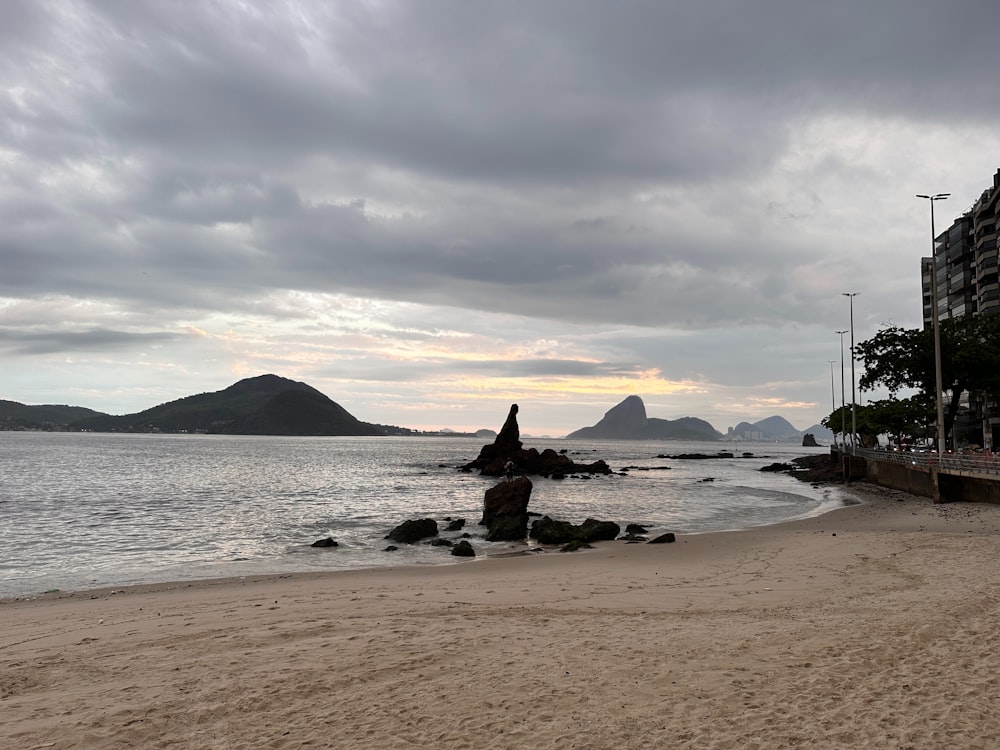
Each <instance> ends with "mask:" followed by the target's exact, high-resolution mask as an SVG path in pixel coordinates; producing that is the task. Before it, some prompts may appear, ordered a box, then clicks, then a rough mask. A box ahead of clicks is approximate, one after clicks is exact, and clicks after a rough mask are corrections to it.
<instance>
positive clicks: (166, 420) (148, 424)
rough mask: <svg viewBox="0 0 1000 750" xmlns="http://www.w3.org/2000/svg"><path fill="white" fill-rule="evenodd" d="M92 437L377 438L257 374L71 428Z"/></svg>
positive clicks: (292, 384) (316, 395)
mask: <svg viewBox="0 0 1000 750" xmlns="http://www.w3.org/2000/svg"><path fill="white" fill-rule="evenodd" d="M70 426H71V428H73V429H79V430H92V431H95V432H206V433H211V434H226V435H358V436H363V435H381V434H382V432H381V431H380V430H379V429H378V428H377V427H375V426H374V425H371V424H368V423H367V422H362V421H360V420H358V419H357V418H356V417H354V416H353V415H352V414H350V413H349V412H348V411H347V410H346V409H344V407H342V406H341V405H340V404H338V403H336V402H335V401H332V400H330V399H329V398H328V397H327V396H325V395H324V394H322V393H320V392H319V391H317V390H316V389H315V388H313V387H312V386H309V385H306V384H305V383H300V382H298V381H295V380H289V379H287V378H282V377H279V376H277V375H260V376H257V377H254V378H247V379H245V380H241V381H239V382H238V383H234V384H233V385H231V386H229V387H228V388H226V389H225V390H221V391H215V392H212V393H199V394H198V395H195V396H187V397H186V398H181V399H178V400H176V401H170V402H168V403H165V404H160V405H159V406H154V407H153V408H151V409H146V410H145V411H141V412H138V413H136V414H125V415H123V416H110V415H107V414H104V415H99V416H91V417H88V418H85V419H81V420H78V421H76V422H74V423H73V424H72V425H70Z"/></svg>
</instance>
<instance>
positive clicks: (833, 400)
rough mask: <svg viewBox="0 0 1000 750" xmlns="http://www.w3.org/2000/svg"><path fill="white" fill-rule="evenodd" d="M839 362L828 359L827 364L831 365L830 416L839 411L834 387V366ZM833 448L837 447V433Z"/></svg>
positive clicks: (834, 436)
mask: <svg viewBox="0 0 1000 750" xmlns="http://www.w3.org/2000/svg"><path fill="white" fill-rule="evenodd" d="M836 361H837V360H835V359H828V360H827V362H829V363H830V415H831V416H832V415H833V413H834V412H835V411H837V392H836V391H835V390H834V387H833V365H834V363H835V362H836ZM833 447H834V448H836V447H837V433H836V431H834V433H833Z"/></svg>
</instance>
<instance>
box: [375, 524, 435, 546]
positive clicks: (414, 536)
mask: <svg viewBox="0 0 1000 750" xmlns="http://www.w3.org/2000/svg"><path fill="white" fill-rule="evenodd" d="M437 534H438V525H437V521H435V520H434V519H433V518H421V519H418V520H411V521H403V523H401V524H399V526H397V527H396V528H394V529H393V530H392V531H390V532H389V533H388V534H386V535H385V538H386V539H391V540H392V541H394V542H400V543H401V544H414V543H416V542H419V541H420V540H421V539H426V538H428V537H432V536H437Z"/></svg>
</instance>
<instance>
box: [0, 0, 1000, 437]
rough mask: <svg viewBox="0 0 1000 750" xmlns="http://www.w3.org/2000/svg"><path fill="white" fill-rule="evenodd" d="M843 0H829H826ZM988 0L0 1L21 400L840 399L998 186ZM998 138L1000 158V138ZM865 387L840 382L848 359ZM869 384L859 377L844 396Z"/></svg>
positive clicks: (738, 404)
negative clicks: (947, 230)
mask: <svg viewBox="0 0 1000 750" xmlns="http://www.w3.org/2000/svg"><path fill="white" fill-rule="evenodd" d="M813 6H815V7H813ZM998 21H1000V8H997V7H994V4H992V3H988V2H968V1H963V2H959V3H954V4H952V5H948V6H946V5H943V4H940V3H930V2H914V1H912V0H907V1H906V2H904V1H903V0H898V1H897V2H885V3H879V4H878V5H877V6H874V7H873V6H872V5H871V4H870V3H861V2H854V1H853V0H852V1H848V2H841V3H836V4H829V3H826V4H815V3H812V4H803V3H798V2H791V1H790V0H789V1H778V0H770V1H765V2H757V3H745V2H738V1H737V0H730V1H725V0H709V1H708V2H701V3H697V4H692V3H645V2H624V3H615V4H607V3H596V2H595V3H590V2H576V1H574V2H569V1H567V2H546V3H520V2H506V3H491V2H467V1H462V2H458V1H456V2H428V3H417V4H415V3H402V2H347V1H344V2H336V3H324V2H288V3H280V4H279V3H266V4H258V5H251V6H249V7H248V6H247V4H245V3H236V2H225V1H222V0H219V1H216V2H200V1H199V2H189V3H159V2H149V3H134V2H129V1H126V0H121V1H120V2H108V1H102V2H59V3H56V2H51V3H46V2H9V3H4V4H2V5H0V50H2V51H0V165H2V170H0V221H2V224H3V227H4V231H3V233H2V235H0V263H2V268H3V271H2V273H0V352H2V354H3V357H4V362H5V367H4V375H3V376H2V378H0V386H2V389H3V392H2V393H0V397H4V398H10V399H14V400H20V401H25V402H28V403H42V402H53V401H59V402H63V401H69V402H72V403H79V404H81V405H85V406H90V407H92V408H97V409H103V410H106V411H112V412H115V413H121V412H127V411H134V410H138V409H141V408H145V407H147V406H150V405H152V404H153V403H157V402H160V401H164V400H168V399H171V398H177V397H180V396H183V395H187V394H188V393H193V392H200V391H205V390H217V389H219V388H222V387H225V386H226V385H228V384H230V383H231V382H233V380H235V379H237V378H239V377H243V376H246V375H255V374H260V373H261V372H277V373H279V374H282V375H286V376H288V377H294V378H297V379H302V380H306V381H307V382H309V383H310V384H312V385H314V386H316V387H318V388H320V389H321V390H323V391H324V392H326V393H328V394H329V395H330V396H331V397H332V398H334V399H335V400H337V401H339V402H340V403H341V404H342V405H344V406H345V407H346V408H347V409H348V410H349V411H351V412H352V413H354V414H356V415H357V416H358V417H360V418H362V419H366V420H369V421H378V422H390V423H399V424H407V425H411V426H423V427H434V426H451V427H456V428H458V427H469V428H476V427H483V426H493V427H496V426H499V425H498V423H499V422H501V421H502V419H503V416H504V415H505V414H506V405H507V404H508V403H509V402H511V401H518V402H519V403H521V404H522V412H521V413H522V422H523V423H525V425H526V428H527V429H528V430H529V431H532V432H552V433H556V434H561V433H562V432H566V431H569V430H571V429H575V428H577V427H579V426H582V425H583V424H590V423H593V422H595V421H597V419H598V418H599V417H600V416H601V415H602V414H603V412H604V411H605V410H606V409H607V408H610V406H612V405H613V404H614V403H617V402H618V401H620V400H621V399H622V398H624V397H625V396H626V395H628V394H630V393H636V394H638V395H641V396H643V398H644V399H645V400H646V402H647V410H648V411H649V412H650V413H651V414H652V415H654V416H661V417H666V418H676V417H679V416H684V415H688V414H690V415H694V416H700V417H703V418H706V419H709V421H711V422H712V423H713V424H715V426H716V427H717V428H719V429H722V430H725V427H726V426H727V425H728V424H735V423H736V422H737V421H739V420H741V419H753V418H761V417H764V416H768V415H770V414H773V413H781V414H783V415H784V416H786V417H787V418H789V419H790V420H791V421H793V423H796V424H797V426H800V427H805V426H807V425H808V424H811V423H812V422H815V421H816V420H818V419H819V418H820V417H821V416H823V415H824V414H826V413H827V412H828V411H829V407H830V403H829V402H830V393H829V390H830V382H829V380H830V377H829V376H830V373H829V364H828V361H829V360H834V361H835V362H836V363H837V364H836V366H835V369H836V368H839V356H840V352H839V349H840V344H839V337H837V336H835V335H834V333H833V331H834V330H842V329H844V328H846V327H847V324H848V306H847V301H846V299H845V298H843V297H841V296H840V295H841V293H842V292H844V291H859V292H861V295H860V296H859V297H858V298H856V300H855V302H856V308H855V325H856V329H857V336H858V338H859V340H860V339H863V338H865V337H867V336H870V335H871V334H873V333H874V332H875V330H876V329H877V327H878V326H879V325H880V324H882V323H885V322H890V321H891V322H895V323H900V324H903V325H911V326H914V325H918V324H919V320H920V305H921V300H920V289H919V257H920V256H921V255H924V254H927V250H928V249H929V244H930V240H929V220H928V217H927V215H926V211H927V206H926V204H924V203H923V202H921V201H917V200H916V199H915V198H914V197H913V195H914V193H918V192H927V191H930V192H938V191H948V192H951V193H952V194H953V198H952V200H951V201H950V202H949V204H944V205H942V204H939V205H938V206H937V211H938V212H939V215H938V222H939V225H940V226H944V225H945V223H946V222H947V221H949V220H950V219H951V218H952V217H953V216H956V215H958V214H960V213H962V212H963V211H965V210H967V208H968V207H969V206H970V205H971V203H972V202H973V201H974V200H975V198H976V197H978V194H979V193H980V192H981V191H982V190H983V189H985V188H986V187H988V186H990V185H991V184H992V175H993V173H994V172H995V171H996V168H997V166H998V165H997V164H996V163H995V159H996V157H995V155H996V154H997V153H998V147H1000V137H998V135H997V134H996V132H995V126H994V125H993V123H995V120H996V117H997V114H998V112H997V109H998V107H1000V103H998V101H997V99H996V97H995V96H993V95H992V93H991V91H992V86H991V81H990V79H989V77H988V76H984V75H983V72H982V68H981V61H982V54H983V50H987V49H990V48H991V46H992V42H993V40H992V37H991V34H992V33H993V29H995V28H996V26H997V22H998ZM991 160H992V161H991ZM836 380H837V381H838V389H839V377H838V378H836ZM837 395H838V397H839V393H838V394H837Z"/></svg>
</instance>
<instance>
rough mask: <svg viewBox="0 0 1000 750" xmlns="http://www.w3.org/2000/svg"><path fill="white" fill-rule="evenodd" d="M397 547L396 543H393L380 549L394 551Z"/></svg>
mask: <svg viewBox="0 0 1000 750" xmlns="http://www.w3.org/2000/svg"><path fill="white" fill-rule="evenodd" d="M398 549H399V547H397V546H396V545H394V544H390V545H389V546H388V547H386V548H385V549H384V550H382V551H383V552H395V551H396V550H398Z"/></svg>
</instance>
